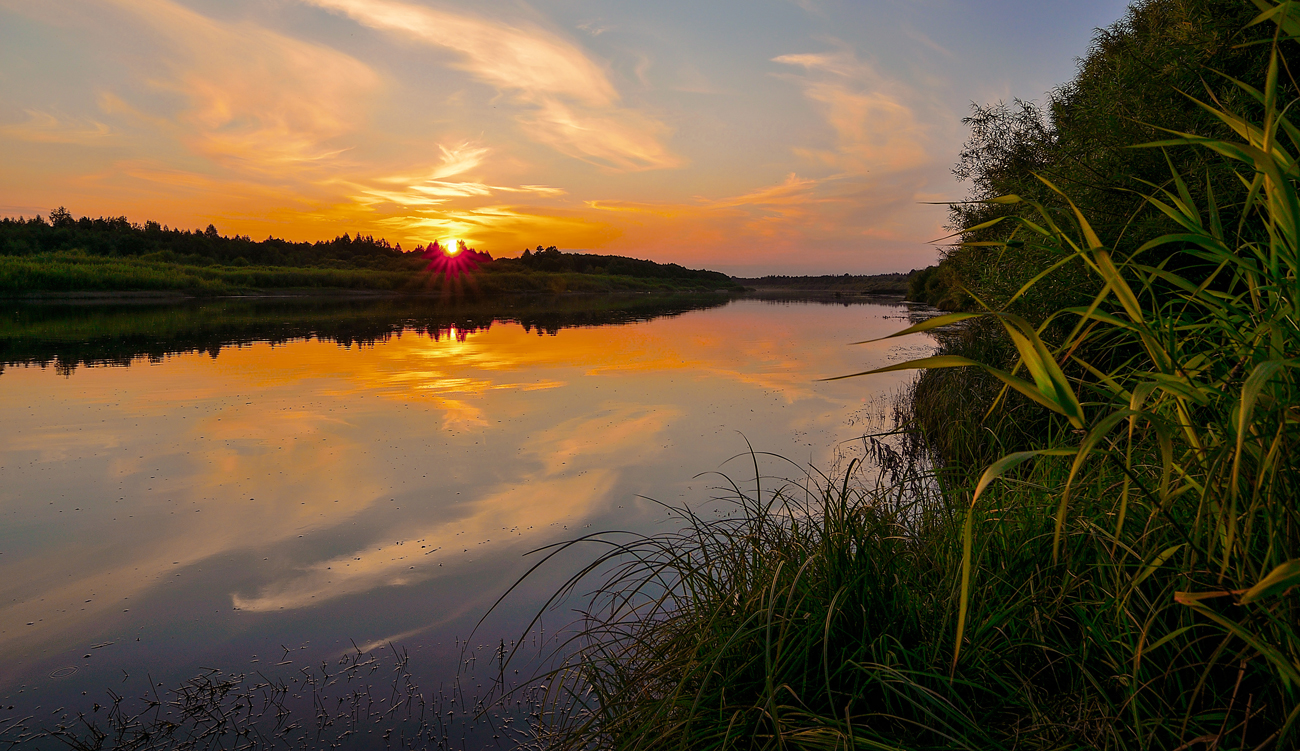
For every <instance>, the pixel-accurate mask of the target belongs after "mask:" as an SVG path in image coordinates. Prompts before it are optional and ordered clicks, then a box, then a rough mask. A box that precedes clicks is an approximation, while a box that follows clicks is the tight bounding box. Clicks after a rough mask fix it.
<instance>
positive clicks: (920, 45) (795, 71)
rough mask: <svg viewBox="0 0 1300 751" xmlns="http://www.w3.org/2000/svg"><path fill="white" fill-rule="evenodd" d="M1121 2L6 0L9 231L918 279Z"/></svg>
mask: <svg viewBox="0 0 1300 751" xmlns="http://www.w3.org/2000/svg"><path fill="white" fill-rule="evenodd" d="M1126 5H1127V3H1126V2H1123V1H1122V0H1089V1H1088V2H1070V1H1067V0H741V1H738V2H736V1H732V0H705V1H701V0H655V2H626V1H624V2H596V1H595V0H528V1H525V0H477V1H475V2H467V1H465V0H0V216H29V217H30V216H33V215H36V214H40V215H46V216H47V215H48V214H49V212H50V210H51V209H53V208H55V207H58V206H66V207H67V208H68V210H69V211H71V212H72V214H73V215H74V216H83V215H84V216H92V217H97V216H126V217H127V218H129V219H130V220H132V221H134V222H138V223H143V222H144V221H145V220H153V221H158V222H160V223H163V224H166V225H169V226H172V227H181V228H194V229H197V228H201V227H206V226H207V225H208V224H209V223H212V224H214V225H215V226H216V227H217V229H218V231H219V232H221V233H222V234H226V235H232V234H239V235H248V236H251V237H252V238H254V239H259V240H260V239H264V238H266V237H267V236H275V237H282V238H286V239H291V240H319V239H330V238H333V237H335V236H337V235H341V234H343V233H345V232H346V233H350V234H353V235H355V234H358V233H359V234H362V235H373V236H374V237H376V238H379V237H384V238H387V239H388V240H389V241H390V242H400V243H402V245H403V246H404V247H405V248H407V249H410V248H411V247H413V246H414V245H416V244H426V243H429V242H431V241H433V240H439V241H441V242H442V243H443V244H447V243H448V242H454V241H455V240H464V241H466V242H467V243H468V244H469V245H470V246H472V247H475V248H477V249H479V250H481V251H487V252H490V253H492V254H493V255H494V256H498V257H501V256H505V257H509V256H516V255H518V254H520V253H521V252H522V251H523V249H524V248H526V247H536V246H538V245H542V246H550V245H555V246H558V247H559V248H560V249H562V250H566V251H571V252H594V253H612V254H618V255H626V256H633V257H637V258H647V259H651V260H655V261H659V262H672V263H680V264H682V265H684V266H688V267H690V268H710V269H715V270H719V271H725V272H727V273H731V274H735V275H741V276H754V275H763V274H839V273H855V274H860V273H866V274H871V273H885V272H894V271H907V270H910V269H913V268H921V267H924V266H926V265H929V264H931V263H933V262H934V260H935V256H936V253H937V252H938V248H939V245H937V244H935V242H934V241H935V240H937V239H939V238H941V237H943V236H945V235H947V234H948V230H947V229H946V228H945V225H946V219H947V209H946V208H945V207H944V206H943V205H942V204H943V202H946V201H954V200H960V199H961V198H962V197H963V196H964V194H965V186H964V185H962V184H960V183H958V182H957V181H956V179H955V178H953V177H952V174H951V168H952V165H953V164H954V163H955V161H956V159H957V155H958V153H959V151H960V149H961V146H962V143H963V142H964V141H965V139H966V136H967V132H966V129H965V127H964V126H963V125H962V123H961V119H962V117H963V116H965V115H966V114H967V113H968V112H969V109H970V106H971V103H972V102H975V103H991V102H996V101H1009V100H1010V99H1011V98H1013V97H1019V98H1022V99H1038V100H1042V98H1043V97H1044V94H1045V93H1046V92H1047V91H1049V90H1050V89H1051V88H1052V87H1054V86H1056V85H1058V84H1061V83H1063V82H1065V81H1068V80H1069V79H1070V78H1071V77H1072V75H1073V73H1074V71H1075V65H1076V60H1077V58H1078V57H1080V56H1081V55H1083V54H1084V53H1085V52H1086V51H1087V47H1088V43H1089V40H1090V39H1091V37H1092V34H1093V31H1094V29H1096V28H1097V27H1100V26H1106V25H1109V24H1111V23H1113V22H1114V21H1115V20H1117V19H1118V18H1119V17H1120V16H1121V15H1122V14H1123V11H1124V8H1125V7H1126Z"/></svg>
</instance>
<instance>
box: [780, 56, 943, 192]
mask: <svg viewBox="0 0 1300 751" xmlns="http://www.w3.org/2000/svg"><path fill="white" fill-rule="evenodd" d="M773 62H777V63H782V64H785V65H791V66H795V67H798V68H802V69H803V71H804V73H803V75H800V76H798V77H797V80H798V81H799V83H800V85H801V86H802V87H803V90H804V94H805V95H806V96H807V97H808V98H809V99H811V100H813V101H814V102H816V103H817V104H818V105H819V106H820V108H821V110H822V112H823V114H824V115H825V117H826V120H827V122H828V123H829V124H830V126H831V127H832V128H834V129H835V133H836V136H837V143H836V148H835V149H804V150H802V152H801V153H803V154H805V155H806V156H809V157H810V158H813V159H816V160H818V161H821V162H823V163H825V164H827V165H829V166H832V167H835V168H836V169H841V170H844V171H846V172H851V173H856V174H866V173H881V172H901V171H904V170H910V169H916V168H918V167H921V166H924V165H925V164H927V163H929V162H930V161H931V159H932V157H931V155H930V154H929V152H928V150H927V142H928V138H927V133H926V128H925V126H924V125H922V123H921V121H920V119H919V118H918V117H917V115H916V113H915V112H914V111H913V109H912V107H911V106H909V105H908V104H907V95H906V91H905V89H904V88H903V87H902V86H899V85H897V84H894V83H893V82H891V81H889V80H887V79H886V78H885V77H883V76H881V75H879V74H878V73H877V72H876V71H875V69H874V68H872V66H870V65H868V64H867V63H865V62H863V61H861V60H858V59H857V56H856V55H854V54H853V53H852V51H850V50H847V49H840V50H837V51H835V52H826V53H808V54H796V55H781V56H780V57H776V58H773Z"/></svg>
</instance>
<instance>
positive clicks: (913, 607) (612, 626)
mask: <svg viewBox="0 0 1300 751" xmlns="http://www.w3.org/2000/svg"><path fill="white" fill-rule="evenodd" d="M1259 2H1260V5H1261V6H1262V7H1263V8H1265V9H1271V10H1269V12H1267V13H1265V14H1264V15H1262V16H1259V18H1258V19H1257V20H1258V22H1259V25H1261V26H1263V27H1265V28H1270V29H1274V30H1276V31H1277V38H1276V39H1275V40H1274V41H1273V42H1272V44H1271V45H1264V46H1260V47H1256V48H1254V51H1255V53H1256V54H1259V55H1263V56H1264V57H1265V63H1264V65H1263V67H1264V68H1265V69H1266V70H1267V74H1266V75H1265V76H1264V77H1263V78H1262V80H1258V81H1253V82H1252V83H1254V85H1255V87H1254V88H1252V87H1251V86H1248V85H1244V84H1239V83H1234V84H1233V86H1235V87H1236V92H1237V93H1236V99H1235V100H1230V101H1238V102H1243V103H1244V104H1243V106H1242V108H1241V109H1240V110H1236V109H1230V108H1228V107H1226V106H1225V105H1224V104H1223V102H1222V101H1219V102H1208V103H1205V104H1203V105H1198V106H1201V107H1203V109H1204V111H1205V112H1206V113H1208V114H1209V115H1210V116H1212V117H1213V118H1214V119H1216V120H1217V122H1219V123H1220V129H1221V131H1222V132H1223V133H1226V134H1231V135H1224V136H1219V137H1217V138H1209V137H1205V136H1196V135H1185V134H1178V133H1173V134H1166V135H1167V138H1166V139H1165V140H1164V141H1163V142H1162V143H1160V144H1157V145H1156V146H1155V147H1152V150H1153V151H1155V153H1159V150H1160V149H1168V150H1170V151H1171V152H1174V153H1177V152H1182V151H1192V152H1196V154H1197V155H1198V156H1197V157H1195V158H1193V159H1191V160H1189V161H1175V160H1173V159H1171V160H1170V162H1169V163H1168V164H1167V166H1166V168H1167V172H1166V177H1165V179H1164V180H1162V181H1161V182H1160V183H1158V184H1156V185H1152V186H1149V190H1148V192H1147V195H1146V197H1145V198H1144V199H1143V200H1144V201H1145V202H1146V203H1147V205H1148V206H1149V207H1150V208H1151V210H1153V211H1155V212H1158V213H1159V214H1160V215H1161V216H1163V217H1164V218H1165V219H1166V220H1167V221H1168V222H1169V223H1170V224H1171V225H1172V226H1173V230H1172V231H1169V232H1164V231H1163V230H1160V231H1159V232H1157V233H1156V234H1147V235H1143V236H1140V237H1136V238H1135V237H1132V236H1130V235H1129V234H1127V232H1128V230H1130V229H1133V230H1134V231H1135V232H1139V233H1140V232H1142V231H1143V229H1144V227H1147V226H1148V225H1144V224H1139V225H1136V226H1134V227H1126V226H1120V225H1112V226H1106V225H1105V224H1099V225H1094V224H1092V223H1091V222H1090V220H1089V217H1088V216H1087V214H1086V212H1083V211H1080V210H1078V209H1076V208H1074V207H1073V204H1071V203H1070V202H1069V200H1068V194H1069V192H1068V191H1063V192H1056V189H1055V186H1053V185H1052V184H1050V181H1045V182H1044V183H1043V185H1044V186H1045V187H1044V190H1045V191H1047V192H1048V193H1049V194H1050V195H1052V196H1055V199H1054V200H1056V201H1057V202H1058V203H1056V204H1052V205H1048V204H1047V203H1044V202H1040V201H1031V200H1026V199H1024V198H1021V197H1018V196H1008V197H1002V198H999V199H998V203H997V204H995V205H997V206H1012V207H1014V208H1015V212H1014V213H1012V214H1007V215H1005V217H1004V218H1001V219H996V221H997V222H998V224H997V225H991V226H990V227H986V228H985V229H988V230H990V231H991V230H992V229H994V228H998V230H999V235H998V236H997V237H996V238H995V239H983V240H980V241H979V242H981V243H987V244H984V245H979V246H976V247H977V248H984V249H989V250H988V252H989V253H990V254H991V255H992V257H995V258H1002V257H1007V256H1010V255H1014V254H1019V256H1018V257H1020V258H1040V259H1050V262H1049V263H1045V264H1041V265H1040V266H1039V268H1038V272H1031V273H1029V274H1028V276H1029V280H1028V281H1027V282H1026V283H1025V284H1023V285H1021V287H1020V288H1019V289H1014V290H1012V291H1011V293H1009V294H1008V295H1007V296H1006V299H1004V300H1003V301H1002V303H1001V304H1000V305H999V306H998V307H996V308H991V309H987V310H985V311H984V312H981V313H960V314H951V315H947V316H940V317H938V318H934V319H931V320H929V321H927V322H925V323H922V324H918V325H916V326H913V327H912V328H910V329H908V330H907V331H906V332H902V333H908V332H919V331H925V330H937V329H941V328H943V327H959V328H963V330H962V331H958V332H956V333H954V334H952V336H951V338H950V339H948V340H947V344H946V345H945V351H941V352H940V353H939V354H938V355H936V356H934V357H931V358H925V359H923V360H919V361H915V362H911V363H902V364H898V365H894V366H890V367H889V368H886V370H897V369H903V368H929V369H930V370H929V371H927V372H928V373H945V374H947V373H961V374H964V380H960V379H951V380H948V381H945V382H942V383H940V384H938V386H936V385H935V384H934V383H933V382H932V383H931V384H930V386H929V388H930V392H929V394H928V395H927V394H926V393H924V390H922V393H919V394H918V395H917V398H916V399H915V400H914V405H915V408H916V411H915V413H914V414H915V417H916V419H917V420H918V421H922V422H929V423H930V425H931V429H930V430H929V431H927V435H928V437H929V438H930V439H931V442H930V443H929V448H930V449H931V451H933V453H932V454H931V456H932V457H933V459H934V467H935V469H933V470H932V471H931V472H929V473H928V474H927V473H922V474H920V475H917V474H912V475H906V476H905V477H904V478H903V481H902V482H901V483H899V484H895V485H893V486H889V485H886V486H885V487H883V488H881V487H878V486H875V485H873V484H870V483H863V482H859V481H858V478H855V477H854V476H853V473H852V472H851V471H850V472H848V473H845V474H842V475H836V476H835V477H833V478H825V477H814V478H811V479H810V480H808V481H805V482H801V483H787V484H784V485H776V486H775V487H771V488H770V489H767V488H768V487H769V486H771V485H772V483H771V482H770V481H763V482H759V481H758V480H756V481H755V482H753V483H751V484H747V485H744V486H742V485H739V484H738V485H735V486H733V487H732V489H731V490H730V491H729V493H728V496H729V503H731V504H732V506H731V508H730V509H729V514H724V515H722V516H720V517H719V516H714V515H712V514H708V515H706V514H704V513H699V514H696V513H693V512H692V511H691V510H689V509H686V508H681V509H675V510H674V513H676V514H679V515H681V517H682V518H683V520H684V525H683V530H682V531H681V532H680V533H676V534H669V535H658V536H651V537H629V538H615V537H607V538H601V539H602V542H603V543H604V544H607V545H608V546H609V547H608V548H607V550H608V552H607V553H606V554H604V555H603V556H602V557H601V558H600V559H599V560H597V561H596V562H595V563H594V564H593V565H592V567H591V568H590V569H588V570H587V571H585V572H583V574H582V575H580V576H578V577H577V578H575V579H574V580H573V582H571V586H570V588H569V589H568V590H566V592H562V593H561V595H566V594H576V593H581V592H586V591H589V590H592V589H594V591H595V594H594V595H593V596H591V597H590V598H589V599H585V600H584V607H583V609H582V610H583V612H584V620H583V622H582V623H581V625H580V629H579V630H578V631H576V632H575V634H574V636H573V638H572V640H571V641H570V642H569V643H568V644H567V645H566V646H565V649H567V650H568V651H565V650H564V649H562V650H561V652H560V654H561V655H562V656H563V662H562V663H561V664H560V665H559V666H558V667H557V668H556V669H555V670H554V671H553V672H552V673H550V674H548V675H547V676H545V677H544V680H543V682H544V683H546V684H547V686H548V687H549V689H548V690H549V691H550V692H551V698H552V704H551V707H552V710H551V712H550V713H549V714H545V715H542V716H541V717H539V722H538V726H539V732H541V733H543V734H544V735H545V739H546V743H547V745H549V746H550V747H556V748H593V747H596V748H774V749H775V748H806V749H853V748H862V749H917V748H933V749H954V748H963V749H991V748H1007V749H1012V748H1016V749H1074V748H1079V749H1083V748H1087V749H1099V748H1100V749H1179V750H1180V751H1181V750H1185V749H1202V748H1204V749H1227V748H1231V749H1293V748H1296V747H1297V746H1298V745H1300V507H1298V506H1297V503H1296V499H1297V498H1300V472H1298V471H1297V470H1300V410H1298V409H1297V406H1296V405H1297V404H1300V383H1298V382H1297V378H1296V376H1297V372H1300V324H1298V323H1297V321H1300V167H1297V161H1296V155H1297V154H1300V128H1297V127H1296V126H1295V124H1294V123H1293V122H1292V121H1291V120H1290V119H1289V114H1290V113H1289V110H1288V109H1287V105H1288V104H1289V103H1290V101H1292V100H1294V97H1293V96H1287V95H1286V92H1287V91H1293V90H1294V89H1293V88H1292V87H1293V86H1294V84H1293V83H1289V82H1288V83H1286V84H1285V85H1282V84H1279V80H1283V79H1285V77H1286V76H1287V75H1288V73H1287V71H1286V68H1285V63H1286V57H1285V55H1286V54H1292V55H1294V52H1295V49H1296V47H1295V42H1294V41H1293V40H1291V39H1288V38H1287V37H1294V36H1297V35H1300V16H1296V15H1294V11H1287V8H1289V7H1290V6H1277V5H1274V4H1272V3H1269V2H1267V1H1266V0H1259ZM1287 12H1291V13H1293V15H1290V16H1288V15H1286V13H1287ZM1270 21H1271V22H1272V23H1273V25H1272V26H1270V25H1269V22H1270ZM1180 164H1181V165H1186V164H1201V165H1202V168H1196V169H1192V168H1188V167H1185V166H1184V167H1181V168H1180V167H1179V165H1180ZM1224 171H1227V172H1229V173H1235V174H1236V175H1239V176H1240V178H1241V179H1240V180H1239V181H1237V182H1236V184H1235V187H1233V188H1232V189H1231V190H1217V189H1214V188H1212V187H1211V188H1205V189H1203V190H1197V191H1193V189H1192V188H1191V187H1189V186H1191V185H1200V186H1205V185H1206V184H1207V183H1210V184H1212V183H1213V179H1212V178H1211V177H1209V176H1207V175H1208V174H1209V173H1212V174H1215V175H1218V174H1222V173H1223V172H1224ZM1061 206H1064V207H1065V209H1064V211H1062V210H1060V207H1061ZM1229 206H1230V207H1231V208H1232V210H1231V212H1228V211H1227V210H1226V208H1225V207H1229ZM1229 213H1231V215H1232V216H1234V217H1236V218H1237V220H1236V221H1234V222H1231V223H1229V222H1225V221H1224V217H1225V216H1226V215H1228V214H1229ZM1150 226H1155V225H1150ZM1121 236H1122V240H1121V239H1120V238H1121ZM1121 245H1123V246H1124V247H1130V248H1132V252H1123V253H1121V252H1119V250H1118V248H1120V247H1121ZM981 252H983V251H981ZM1066 267H1069V268H1071V269H1072V271H1071V273H1072V274H1078V275H1081V278H1083V279H1085V282H1086V283H1084V284H1081V285H1079V286H1078V287H1077V288H1076V289H1074V290H1073V291H1072V293H1071V295H1070V297H1072V298H1073V297H1077V294H1075V293H1079V292H1082V293H1084V294H1083V297H1082V300H1080V301H1079V302H1078V304H1074V302H1073V301H1070V302H1067V303H1066V304H1065V305H1062V306H1059V307H1052V306H1049V305H1047V304H1046V303H1047V302H1048V301H1050V300H1052V299H1059V296H1056V295H1054V294H1049V293H1051V292H1052V291H1051V290H1047V291H1046V293H1045V294H1043V295H1041V296H1038V297H1036V298H1034V299H1035V300H1036V302H1035V306H1034V307H1035V308H1036V309H1039V310H1040V311H1041V313H1042V315H1041V316H1040V317H1039V318H1038V319H1037V320H1035V321H1034V322H1033V323H1031V322H1030V321H1029V320H1028V319H1027V318H1026V317H1023V316H1022V315H1020V314H1018V313H1019V312H1020V310H1019V309H1018V308H1017V307H1016V303H1017V301H1019V300H1021V299H1023V298H1026V297H1034V292H1035V290H1036V286H1037V285H1039V284H1046V283H1048V282H1044V281H1043V280H1045V279H1050V278H1051V274H1050V273H1049V272H1050V271H1051V270H1052V269H1054V268H1066ZM972 332H973V334H972ZM990 332H992V333H996V334H997V336H998V337H1000V341H1001V342H1004V343H1005V347H1006V348H1008V349H1009V351H1010V353H1011V356H1010V358H1009V360H1010V361H1009V362H1004V361H1003V360H1002V358H1001V357H1000V356H994V357H992V358H984V357H983V355H986V354H992V355H997V351H998V350H999V348H998V347H996V346H990V347H988V348H986V350H985V351H984V352H981V351H980V349H979V342H980V339H981V335H982V334H988V335H990V336H991V333H990ZM986 338H987V337H986ZM864 387H866V386H865V385H864ZM945 390H946V391H947V392H948V393H946V394H945V393H942V392H944V391H945ZM964 390H965V392H964ZM970 390H982V391H984V392H987V393H989V394H990V395H991V398H990V401H989V402H986V403H984V404H980V403H979V402H978V401H977V400H973V399H970V398H969V391H970ZM936 392H938V393H937V394H936ZM937 396H942V397H944V398H943V399H938V398H937ZM945 399H946V401H945ZM963 400H964V401H963ZM990 405H991V406H992V411H994V412H997V411H998V410H1001V411H1000V412H997V416H1000V417H998V419H1001V420H1004V421H1007V422H1008V423H1009V422H1016V423H1018V426H1017V427H1016V430H1017V431H1018V432H1016V433H1014V434H1012V433H1009V432H1006V431H1008V430H1010V429H1011V428H1010V427H1006V425H1004V424H998V423H994V424H987V423H984V422H982V421H981V420H982V418H981V416H979V415H971V414H969V413H970V412H971V411H972V409H979V410H980V412H981V415H983V414H986V413H987V412H988V411H989V410H988V408H989V407H990ZM954 416H956V417H963V416H964V417H965V418H967V419H962V420H958V423H959V425H960V426H961V429H966V430H968V431H969V432H967V433H965V434H962V433H960V432H955V431H954V430H952V429H951V428H948V427H945V426H944V425H943V421H944V420H945V419H951V418H953V417H954ZM1022 418H1023V419H1022ZM1000 431H1001V432H1000ZM985 434H988V435H990V436H991V440H989V441H986V440H985V438H983V437H981V436H983V435H985ZM934 439H941V440H940V441H939V442H935V440H934ZM945 441H946V443H945ZM969 443H976V444H980V445H983V446H984V448H982V449H980V450H975V451H970V452H967V453H966V454H961V453H959V452H958V451H956V450H955V448H954V447H956V446H961V445H964V444H969ZM981 452H984V453H983V454H982V453H981ZM885 455H887V456H893V454H888V453H887V452H886V454H885ZM983 455H986V456H987V458H982V456H983ZM763 474H764V473H763V472H761V471H759V468H758V466H757V465H756V467H755V476H756V477H757V478H761V477H762V476H763Z"/></svg>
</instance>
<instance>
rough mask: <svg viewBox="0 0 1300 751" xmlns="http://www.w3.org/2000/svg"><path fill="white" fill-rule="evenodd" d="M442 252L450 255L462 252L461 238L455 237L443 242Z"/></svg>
mask: <svg viewBox="0 0 1300 751" xmlns="http://www.w3.org/2000/svg"><path fill="white" fill-rule="evenodd" d="M442 252H443V253H446V254H447V255H449V256H454V255H456V254H457V253H459V252H460V240H457V239H455V238H453V239H451V240H448V241H447V242H445V243H443V244H442Z"/></svg>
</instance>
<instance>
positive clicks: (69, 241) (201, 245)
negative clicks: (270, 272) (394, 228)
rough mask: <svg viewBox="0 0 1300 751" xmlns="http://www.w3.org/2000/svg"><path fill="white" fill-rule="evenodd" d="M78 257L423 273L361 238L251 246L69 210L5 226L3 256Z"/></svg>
mask: <svg viewBox="0 0 1300 751" xmlns="http://www.w3.org/2000/svg"><path fill="white" fill-rule="evenodd" d="M68 251H80V252H81V253H83V254H85V255H89V256H102V257H105V258H136V259H140V260H145V261H163V262H168V263H179V264H184V265H187V266H214V265H220V266H283V267H292V268H325V269H371V270H376V271H410V270H414V269H417V268H419V267H420V264H419V262H418V254H411V253H404V252H403V251H402V246H401V243H398V244H396V245H392V244H390V243H389V242H388V241H387V240H384V239H382V238H381V239H379V240H376V239H375V238H374V237H371V236H362V235H360V234H358V235H357V236H356V237H353V236H351V235H349V234H343V235H339V236H338V237H336V238H334V239H333V240H327V241H317V242H314V243H308V242H292V241H289V240H281V239H279V238H275V237H268V238H266V239H265V240H253V239H252V238H250V237H248V236H247V235H243V236H241V235H233V236H230V237H227V236H225V235H222V234H220V233H219V232H218V231H217V228H216V227H214V226H213V225H211V224H209V225H208V226H207V228H206V229H203V230H197V229H195V230H189V229H184V230H182V229H173V228H171V227H164V226H162V225H160V224H159V223H158V222H152V221H147V222H145V223H144V224H133V223H132V222H130V221H128V220H127V218H126V217H124V216H118V217H107V218H105V217H100V218H98V219H91V218H90V217H84V216H83V217H81V218H80V219H73V218H72V214H71V213H69V212H68V210H67V209H65V208H63V207H59V208H57V209H55V210H54V211H51V212H50V219H49V221H45V220H44V219H42V218H41V217H39V216H37V217H33V218H31V219H24V218H22V217H19V218H17V219H14V218H8V217H6V218H4V219H0V255H3V256H17V257H31V256H40V255H43V254H48V253H58V252H68Z"/></svg>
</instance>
